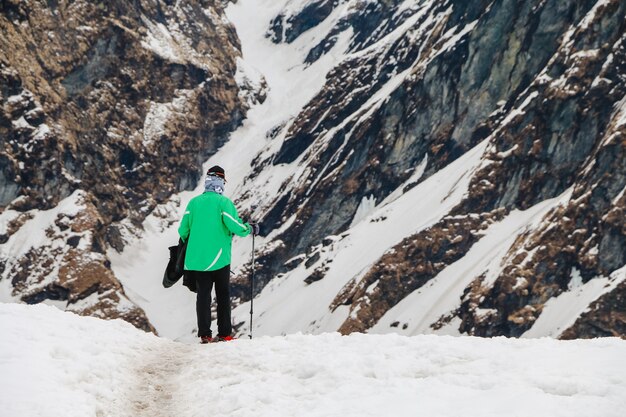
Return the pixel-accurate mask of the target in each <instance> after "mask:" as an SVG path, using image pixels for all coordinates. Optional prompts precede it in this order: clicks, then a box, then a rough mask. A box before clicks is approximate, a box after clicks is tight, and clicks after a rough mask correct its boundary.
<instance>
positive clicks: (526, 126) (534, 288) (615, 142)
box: [241, 0, 626, 337]
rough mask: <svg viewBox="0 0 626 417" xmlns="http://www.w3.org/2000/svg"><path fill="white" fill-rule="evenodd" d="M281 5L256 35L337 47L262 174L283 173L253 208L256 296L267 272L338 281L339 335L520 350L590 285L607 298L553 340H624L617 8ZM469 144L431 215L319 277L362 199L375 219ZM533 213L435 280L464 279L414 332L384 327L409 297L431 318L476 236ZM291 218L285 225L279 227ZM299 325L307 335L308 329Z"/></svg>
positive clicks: (621, 66) (624, 87)
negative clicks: (506, 339)
mask: <svg viewBox="0 0 626 417" xmlns="http://www.w3.org/2000/svg"><path fill="white" fill-rule="evenodd" d="M294 3H295V2H289V6H288V7H286V8H285V11H283V12H281V13H280V14H278V15H277V16H276V17H275V18H274V19H273V20H272V21H271V22H270V25H269V28H268V33H267V36H268V37H269V38H270V39H271V40H272V41H273V42H276V43H291V42H294V41H296V40H297V39H298V38H299V37H300V36H303V34H305V35H306V34H307V33H310V31H311V30H315V28H316V27H322V26H325V27H328V25H329V23H331V25H332V27H331V29H329V30H327V31H326V32H325V35H324V36H323V37H322V39H321V40H320V41H319V42H318V43H316V44H312V45H310V50H309V53H308V55H307V58H306V61H305V62H307V63H309V64H310V63H312V62H315V60H317V59H320V57H323V56H324V54H325V53H326V52H327V51H329V50H330V49H331V48H333V45H335V44H336V43H337V40H338V39H340V37H341V35H342V34H346V33H347V34H348V36H349V39H350V42H349V46H348V48H347V52H346V54H345V58H343V59H342V60H341V62H340V63H339V64H338V65H337V66H335V67H334V68H333V69H332V70H331V71H330V72H329V74H328V75H327V78H326V83H325V85H324V87H323V88H322V89H321V90H320V91H319V93H317V94H316V95H315V97H314V98H313V99H312V100H310V101H309V103H308V104H307V105H306V106H304V108H303V109H302V110H301V111H300V112H299V114H298V115H297V116H296V117H294V118H293V120H291V121H289V122H288V123H287V124H286V125H285V127H284V128H283V129H282V132H281V134H279V135H278V140H280V141H281V144H280V146H276V145H274V148H273V149H276V151H275V152H267V153H265V154H264V156H265V157H266V159H265V161H263V162H261V163H260V164H262V165H263V166H268V165H273V166H276V167H285V166H298V169H297V170H293V172H294V173H293V175H291V176H289V177H287V178H285V179H284V182H283V185H282V186H281V187H280V189H279V190H280V193H279V194H278V195H277V196H275V197H274V198H272V199H270V203H269V204H265V205H264V204H263V203H264V202H263V199H261V198H259V200H258V203H259V204H261V205H262V206H263V207H264V215H263V217H262V220H263V224H264V225H265V226H266V231H267V233H268V234H270V237H271V239H270V240H271V244H270V245H268V247H267V249H266V250H265V252H264V255H263V256H262V257H261V259H260V263H261V264H262V269H261V285H260V286H259V288H263V285H264V284H266V283H268V282H272V280H273V279H275V278H274V277H276V276H277V275H278V276H279V277H282V278H280V279H281V280H289V279H292V278H291V277H295V276H306V279H304V282H303V283H302V286H303V289H302V290H301V291H303V292H305V291H307V290H306V288H307V286H309V285H310V286H311V287H312V286H315V285H326V286H328V285H331V284H330V283H327V284H323V282H324V280H327V279H328V280H344V281H346V283H345V285H344V286H343V287H342V288H341V289H340V291H338V293H337V295H336V297H335V298H334V299H333V300H332V302H331V303H330V304H329V305H328V309H329V310H328V311H329V312H328V314H326V316H328V317H334V318H333V319H332V321H333V323H339V326H338V329H339V330H340V331H342V332H344V333H349V332H353V331H389V330H391V331H396V330H397V331H401V330H402V327H403V326H404V329H405V330H406V331H407V332H411V331H417V332H424V331H438V330H441V329H443V328H444V327H445V328H447V330H446V331H450V329H452V331H458V332H461V333H467V334H472V335H481V336H494V335H506V336H521V335H523V334H524V333H525V332H527V331H528V330H529V329H531V328H532V327H533V325H534V324H535V322H537V321H538V319H539V317H540V316H541V314H542V311H543V310H544V308H545V307H546V306H547V305H549V304H550V303H552V304H554V305H556V303H557V299H558V298H559V296H560V295H564V297H568V296H570V295H571V294H573V292H575V291H578V290H577V289H579V288H582V287H589V286H592V285H593V282H594V280H598V281H597V283H598V284H599V283H600V282H602V285H604V284H606V286H605V291H606V293H604V295H601V296H598V298H597V299H595V300H594V303H593V304H592V305H589V306H587V304H585V305H584V306H583V307H579V308H581V310H583V311H584V312H583V311H578V310H577V312H571V314H572V317H570V318H571V319H572V322H571V323H570V322H568V326H567V328H559V329H558V331H557V329H553V333H551V334H552V335H554V336H559V335H562V337H593V336H599V335H603V336H608V335H622V336H623V335H625V333H624V323H625V321H624V320H625V316H624V313H623V309H624V305H623V299H624V285H623V284H621V285H618V284H619V283H620V282H622V281H623V279H624V265H625V264H626V222H624V208H625V203H626V197H625V196H624V190H625V187H626V176H625V174H626V165H625V163H626V159H625V158H624V149H625V145H626V141H625V139H624V133H625V132H624V129H625V126H626V123H625V119H624V114H625V112H626V100H625V99H624V96H625V93H626V84H625V74H626V71H625V70H626V67H625V65H626V55H625V48H626V20H625V16H626V5H625V4H624V2H620V1H611V0H606V1H587V2H579V1H550V0H548V1H532V2H515V1H506V0H503V1H483V2H461V1H458V2H457V1H416V2H402V1H398V2H394V1H385V2H358V1H352V2H350V1H343V2H342V1H339V2H337V1H335V2H330V1H309V2H298V6H294ZM339 9H341V13H335V12H336V11H337V10H339ZM311 28H314V29H311ZM319 30H322V29H319ZM324 30H326V29H324ZM307 31H309V32H307ZM479 145H480V146H483V147H484V151H483V152H482V156H481V161H480V164H479V165H478V166H476V167H475V168H473V171H472V172H471V181H470V182H469V185H468V188H467V190H466V192H465V193H464V195H463V196H462V198H460V199H459V201H458V202H456V203H455V204H454V205H453V206H452V207H451V208H450V210H449V211H447V213H445V215H444V216H440V217H437V216H435V217H434V218H433V219H432V221H429V222H424V223H423V224H422V226H420V227H412V226H408V225H407V230H405V231H404V232H402V233H401V234H399V235H398V238H397V240H396V242H397V243H395V244H393V245H391V246H390V247H389V248H388V249H387V251H386V252H385V253H384V254H383V253H381V254H380V255H377V256H376V257H377V259H372V261H373V262H371V264H370V265H367V266H366V267H365V269H364V270H355V271H352V272H348V271H345V270H344V271H343V272H340V271H338V269H336V268H335V269H334V268H333V265H334V264H333V263H332V262H333V260H335V261H336V260H337V259H338V257H341V256H343V254H345V253H347V252H348V249H345V246H348V245H349V244H348V243H346V244H344V248H343V249H342V248H341V245H340V244H337V242H338V241H341V240H342V239H344V238H345V237H346V236H350V234H351V230H353V227H354V225H355V216H356V215H357V212H358V211H359V210H360V209H361V208H362V207H363V205H364V202H366V201H373V202H374V204H372V208H371V210H370V211H369V213H375V212H376V210H379V211H384V207H385V206H386V205H387V206H388V205H389V204H390V202H391V201H393V200H395V199H398V196H399V195H402V194H404V195H406V193H408V192H409V191H410V190H411V189H413V188H415V187H418V186H419V185H420V184H424V183H425V182H426V181H428V180H429V179H431V177H434V176H437V174H440V173H441V172H442V169H444V168H446V167H449V166H450V165H451V164H453V163H454V162H455V161H457V160H458V159H459V158H460V157H461V156H463V155H465V154H467V153H468V151H469V150H471V149H474V148H475V147H477V146H479ZM418 171H419V173H418V174H417V175H416V172H418ZM433 180H434V181H436V179H433ZM248 181H249V182H254V176H253V177H252V178H250V179H249V180H248ZM454 187H457V186H456V185H455V186H454ZM453 190H454V188H453V189H451V192H452V191H453ZM390 196H391V198H390ZM423 197H424V198H427V196H423ZM442 201H443V200H442ZM547 201H553V203H552V205H551V206H549V207H548V208H546V209H545V212H541V216H540V218H539V219H537V220H536V221H533V222H531V223H527V224H524V227H521V228H519V229H516V230H512V231H511V232H512V233H513V237H514V240H513V241H512V242H511V244H510V246H507V247H504V252H503V253H502V254H501V255H500V256H499V257H498V258H497V259H496V258H494V262H493V263H492V264H491V265H489V266H485V267H484V268H483V269H482V270H478V271H473V272H472V271H469V270H464V271H461V272H459V273H460V274H461V275H462V277H460V276H459V275H458V274H459V273H457V275H456V276H455V277H454V278H449V279H448V284H444V285H449V283H450V282H455V283H457V284H455V285H461V284H458V282H464V284H462V285H461V286H460V288H457V289H456V291H458V293H457V294H456V295H453V296H452V298H453V299H454V300H456V301H454V302H451V304H450V307H449V308H442V310H441V312H440V314H438V315H437V316H436V317H434V316H433V318H432V319H428V320H430V321H429V322H428V323H424V322H423V318H422V317H416V316H418V315H419V314H417V313H412V314H413V317H411V314H409V313H406V314H404V313H403V314H400V311H406V310H407V309H409V308H408V307H407V305H408V304H410V303H411V302H410V301H408V300H409V299H411V297H409V296H410V295H411V294H413V296H414V297H415V299H414V300H413V301H412V302H413V303H414V304H415V303H432V304H433V305H436V303H437V299H434V300H433V299H426V298H424V299H421V298H420V301H416V299H417V298H419V294H425V293H427V292H428V288H430V287H433V286H436V285H439V283H440V281H441V280H442V279H443V278H442V277H443V276H447V273H448V272H449V271H450V269H448V268H450V267H451V266H453V265H455V263H457V262H458V263H457V265H461V263H462V262H465V263H467V259H469V257H468V254H470V253H471V251H472V249H473V248H476V247H477V245H478V243H479V242H481V239H486V238H485V236H488V235H489V231H490V230H494V229H495V228H497V227H499V226H498V225H500V224H502V223H503V222H506V221H511V220H510V219H511V218H512V216H517V215H518V213H522V212H523V213H529V212H530V211H531V210H532V209H533V208H534V207H538V206H539V205H540V204H542V203H545V202H547ZM418 211H419V210H416V212H418ZM409 213H410V211H409V212H408V213H407V215H409V216H410V214H409ZM289 219H296V220H295V221H292V222H289V223H288V225H287V226H285V223H286V222H287V221H288V220H289ZM369 221H370V222H385V221H386V219H385V216H382V215H381V216H374V215H372V216H371V217H370V218H369ZM392 227H393V226H392V223H390V226H389V228H390V229H391V228H392ZM411 229H413V230H411ZM276 230H278V232H276ZM273 231H274V232H273ZM390 233H393V232H391V231H390ZM369 239H373V240H377V239H379V237H378V236H370V237H369ZM350 244H357V243H356V242H354V241H352V242H351V243H350ZM358 244H361V245H362V247H363V248H364V250H365V249H366V248H368V247H371V246H374V244H373V243H372V244H367V243H358ZM337 247H339V248H337ZM497 249H499V250H502V249H503V247H502V246H500V247H498V248H497ZM464 259H465V261H463V260H464ZM444 272H446V274H444ZM346 274H347V276H346ZM472 274H474V275H473V276H470V275H472ZM339 276H341V278H336V277H339ZM438 276H439V277H440V279H437V277H438ZM461 278H462V279H461ZM246 279H247V278H244V277H242V278H241V288H242V293H241V294H242V297H243V298H245V293H244V292H243V289H244V288H246V287H247V286H248V283H247V281H246ZM293 279H295V278H293ZM459 280H460V281H459ZM603 280H606V281H603ZM285 285H287V284H285ZM292 285H295V284H292ZM448 290H452V288H449V289H448ZM272 291H273V289H272ZM580 291H582V290H580ZM310 292H311V294H312V293H313V292H314V290H313V289H311V290H310ZM265 293H266V294H267V295H266V296H267V297H268V299H269V298H271V297H272V295H271V291H270V290H268V291H265ZM403 300H405V303H404V304H402V306H401V307H398V308H397V309H396V310H394V307H396V306H399V304H400V303H401V302H402V301H403ZM563 300H565V298H561V301H562V302H563ZM268 302H269V301H268ZM572 304H576V302H575V301H572ZM343 307H345V308H347V310H346V309H345V308H343ZM554 308H558V307H553V308H552V309H554ZM303 314H305V313H304V312H303ZM566 314H567V313H566ZM578 314H581V315H580V317H578ZM548 316H549V314H546V317H548ZM401 317H403V318H405V319H406V320H405V322H403V321H402V320H400V318H401ZM576 317H578V320H576ZM309 318H310V320H309V321H310V322H311V323H310V324H309V325H308V328H309V329H311V330H312V331H314V330H315V329H318V328H319V327H318V325H316V324H315V322H316V321H317V322H319V321H323V319H322V318H321V317H317V316H315V314H313V315H312V316H311V317H309ZM383 318H384V319H383ZM328 320H331V319H328ZM573 321H575V323H573ZM416 322H419V323H420V324H419V325H417V324H415V323H416ZM385 323H386V324H385ZM411 323H413V327H411V326H412V324H411ZM385 326H386V327H385ZM415 326H417V327H415ZM539 327H541V326H538V328H539ZM385 328H386V329H387V330H385ZM394 329H395V330H394ZM529 334H530V333H529Z"/></svg>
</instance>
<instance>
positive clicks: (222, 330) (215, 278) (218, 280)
mask: <svg viewBox="0 0 626 417" xmlns="http://www.w3.org/2000/svg"><path fill="white" fill-rule="evenodd" d="M186 273H187V274H189V275H191V279H195V281H196V284H197V288H198V294H197V297H196V314H197V315H198V336H212V335H213V334H212V333H211V289H212V288H213V283H215V295H216V297H215V298H216V301H217V335H218V336H230V334H231V332H232V327H231V323H230V265H226V266H225V267H224V268H221V269H218V270H216V271H186Z"/></svg>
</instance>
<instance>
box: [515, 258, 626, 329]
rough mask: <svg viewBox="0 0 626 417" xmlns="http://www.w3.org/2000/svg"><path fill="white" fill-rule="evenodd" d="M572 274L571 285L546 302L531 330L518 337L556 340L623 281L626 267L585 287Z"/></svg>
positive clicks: (593, 280) (625, 277)
mask: <svg viewBox="0 0 626 417" xmlns="http://www.w3.org/2000/svg"><path fill="white" fill-rule="evenodd" d="M576 272H577V271H575V272H572V281H574V283H573V285H570V287H569V288H568V290H567V291H565V292H563V293H561V294H559V295H558V296H556V297H553V298H551V299H549V300H548V302H547V303H546V304H545V306H544V307H543V311H542V312H541V315H540V316H539V318H538V319H537V321H536V322H535V323H534V324H533V327H531V328H530V329H529V330H527V331H526V332H525V333H524V334H523V335H522V337H525V338H532V337H545V336H550V337H559V335H560V334H561V333H563V332H564V331H565V330H567V329H568V328H569V327H571V326H572V325H573V324H574V323H575V322H576V319H577V318H578V317H579V316H580V315H581V314H583V313H584V312H586V311H588V309H589V305H590V304H591V303H593V302H594V301H596V300H597V299H598V298H600V297H601V296H602V295H604V294H606V293H609V292H611V291H613V290H614V289H615V288H616V287H617V286H618V285H619V284H620V283H622V282H623V281H624V280H626V266H623V267H622V268H620V269H618V270H616V271H614V272H613V273H612V274H611V276H610V277H608V278H606V277H596V278H593V279H591V280H589V281H587V282H586V283H585V284H583V283H582V280H580V273H578V274H577V273H576ZM570 284H572V282H570Z"/></svg>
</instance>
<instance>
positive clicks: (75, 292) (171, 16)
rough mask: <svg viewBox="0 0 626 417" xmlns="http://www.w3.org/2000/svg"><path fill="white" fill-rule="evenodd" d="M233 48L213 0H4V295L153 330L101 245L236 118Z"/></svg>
mask: <svg viewBox="0 0 626 417" xmlns="http://www.w3.org/2000/svg"><path fill="white" fill-rule="evenodd" d="M239 49H240V46H239V42H238V39H237V36H236V33H235V31H234V29H233V27H232V26H231V25H230V24H228V22H227V21H226V20H225V18H224V16H223V8H222V4H221V2H219V1H212V0H208V1H206V0H205V1H202V0H199V1H188V2H184V3H179V2H170V1H162V0H141V1H138V2H127V1H107V2H90V1H73V2H65V1H59V2H57V1H53V2H43V3H42V2H23V1H13V0H9V1H3V2H2V5H0V146H1V149H0V184H1V187H0V189H1V190H2V191H1V192H0V210H2V214H1V216H2V230H0V235H1V236H0V238H1V239H2V243H3V248H2V259H1V261H0V262H1V266H0V272H1V273H2V277H1V278H0V280H11V281H12V284H13V289H12V297H14V298H16V299H19V300H22V301H25V302H29V303H30V302H41V301H43V300H46V299H47V300H58V301H59V302H62V303H63V306H64V307H65V308H67V309H70V310H74V311H77V312H80V313H82V314H91V315H98V316H103V317H109V318H113V317H122V318H124V319H126V320H129V321H131V322H132V323H134V324H135V325H137V326H138V327H140V328H143V329H146V330H151V329H152V327H151V325H150V323H149V321H148V320H147V318H146V317H145V315H144V313H143V311H141V309H139V308H137V307H135V306H134V305H132V303H130V302H129V301H128V300H127V298H126V296H125V294H124V290H123V288H122V287H121V285H120V284H119V282H118V281H117V279H116V278H115V277H114V275H113V273H112V272H111V270H110V264H109V261H108V259H107V256H106V254H105V252H106V249H107V248H108V247H113V248H115V249H116V250H118V251H120V250H122V249H123V247H124V240H125V239H124V236H125V235H127V234H128V233H137V232H138V230H139V229H140V225H141V222H142V220H143V219H144V218H145V216H146V215H147V214H148V213H150V212H151V211H152V210H153V209H154V208H155V207H156V206H157V204H159V203H162V202H164V201H166V200H167V199H168V198H169V197H170V196H171V195H172V194H173V193H176V192H179V191H182V190H186V189H190V188H193V187H195V185H196V183H197V180H198V179H199V176H200V173H201V164H202V162H204V160H206V158H207V156H208V155H210V154H211V153H213V152H214V151H215V149H216V148H217V147H219V146H220V145H221V144H222V143H223V142H224V141H225V140H226V139H227V137H228V133H229V132H230V131H231V130H233V129H234V128H235V127H236V126H237V125H238V124H239V123H240V121H241V120H242V118H243V117H244V114H245V111H246V108H247V104H246V103H244V102H243V101H242V98H240V96H239V92H240V91H239V87H238V86H237V84H236V81H235V75H236V72H237V64H236V60H237V57H238V56H239V55H240V51H239ZM39 235H41V236H39ZM35 236H38V237H39V238H40V239H41V240H38V239H35Z"/></svg>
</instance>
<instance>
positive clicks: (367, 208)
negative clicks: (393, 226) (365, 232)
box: [350, 195, 376, 228]
mask: <svg viewBox="0 0 626 417" xmlns="http://www.w3.org/2000/svg"><path fill="white" fill-rule="evenodd" d="M375 208H376V197H374V196H373V195H371V196H369V197H365V196H364V197H363V198H362V199H361V203H360V204H359V206H358V207H357V209H356V213H354V217H353V218H352V223H350V228H352V227H354V225H356V224H357V223H359V222H360V221H361V220H363V219H365V218H366V217H367V216H368V214H370V213H371V212H373V211H374V209H375Z"/></svg>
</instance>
